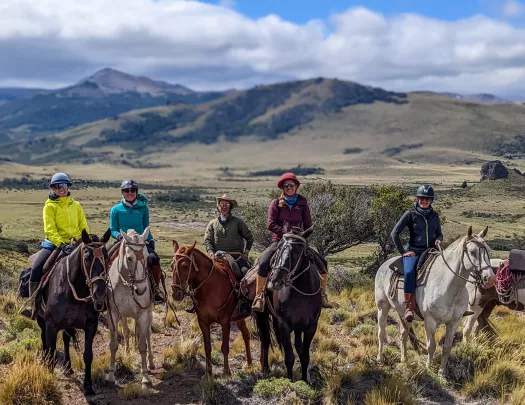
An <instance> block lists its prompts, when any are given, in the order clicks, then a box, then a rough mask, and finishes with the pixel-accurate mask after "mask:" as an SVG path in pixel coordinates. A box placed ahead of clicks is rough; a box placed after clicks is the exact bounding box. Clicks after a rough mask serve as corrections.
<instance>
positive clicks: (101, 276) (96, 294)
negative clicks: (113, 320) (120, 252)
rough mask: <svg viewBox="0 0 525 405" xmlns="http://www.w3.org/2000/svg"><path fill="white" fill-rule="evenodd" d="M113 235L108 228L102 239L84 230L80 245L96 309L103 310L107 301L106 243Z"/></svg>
mask: <svg viewBox="0 0 525 405" xmlns="http://www.w3.org/2000/svg"><path fill="white" fill-rule="evenodd" d="M110 236H111V230H110V229H108V230H107V231H106V233H105V234H104V236H102V238H101V239H100V238H99V237H98V236H97V235H94V234H91V235H89V234H88V233H87V232H86V231H85V230H83V231H82V244H81V245H80V248H79V249H80V257H81V262H80V265H81V268H82V272H83V274H84V277H85V278H86V284H87V286H88V288H89V293H90V296H91V299H92V300H93V306H94V307H95V310H96V311H99V312H100V311H102V310H103V309H104V304H105V301H106V270H107V265H108V262H109V257H108V251H107V249H106V243H107V242H108V240H109V238H110Z"/></svg>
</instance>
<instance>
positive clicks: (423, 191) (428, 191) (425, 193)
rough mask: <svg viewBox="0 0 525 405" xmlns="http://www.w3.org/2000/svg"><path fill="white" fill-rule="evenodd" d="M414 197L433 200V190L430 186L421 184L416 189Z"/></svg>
mask: <svg viewBox="0 0 525 405" xmlns="http://www.w3.org/2000/svg"><path fill="white" fill-rule="evenodd" d="M416 197H429V198H434V188H433V187H432V186H431V185H430V184H422V185H420V186H419V187H418V189H417V193H416Z"/></svg>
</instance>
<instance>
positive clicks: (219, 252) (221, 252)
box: [215, 250, 225, 257]
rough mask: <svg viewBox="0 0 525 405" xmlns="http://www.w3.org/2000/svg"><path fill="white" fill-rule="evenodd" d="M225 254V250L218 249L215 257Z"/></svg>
mask: <svg viewBox="0 0 525 405" xmlns="http://www.w3.org/2000/svg"><path fill="white" fill-rule="evenodd" d="M224 254H225V253H224V251H223V250H217V251H216V252H215V257H218V256H224Z"/></svg>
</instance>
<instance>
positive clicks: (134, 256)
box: [119, 226, 150, 295]
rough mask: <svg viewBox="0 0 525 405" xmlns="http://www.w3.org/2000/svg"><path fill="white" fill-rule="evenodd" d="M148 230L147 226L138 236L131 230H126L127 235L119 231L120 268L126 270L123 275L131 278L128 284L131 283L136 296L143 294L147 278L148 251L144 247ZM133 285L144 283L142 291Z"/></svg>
mask: <svg viewBox="0 0 525 405" xmlns="http://www.w3.org/2000/svg"><path fill="white" fill-rule="evenodd" d="M149 229H150V228H149V226H148V227H146V229H144V232H143V233H142V235H139V234H138V233H137V232H135V231H134V230H133V229H128V231H127V233H124V232H122V231H120V235H121V236H122V241H123V243H122V245H121V251H120V253H119V256H120V258H121V260H120V263H121V264H120V266H122V267H123V268H125V269H126V270H127V271H126V272H124V274H125V275H127V276H128V277H130V278H132V279H131V280H128V282H132V284H133V288H135V290H136V291H137V294H138V295H142V294H144V292H145V291H146V288H147V283H145V281H146V279H147V277H148V274H147V257H148V249H147V247H146V240H147V238H148V235H149ZM119 271H120V270H119ZM121 274H122V272H121ZM135 283H144V286H143V289H142V291H139V290H138V287H137V286H136V285H135Z"/></svg>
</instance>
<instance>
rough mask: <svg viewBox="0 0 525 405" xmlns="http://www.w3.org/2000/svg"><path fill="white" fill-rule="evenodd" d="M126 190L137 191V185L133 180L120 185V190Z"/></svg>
mask: <svg viewBox="0 0 525 405" xmlns="http://www.w3.org/2000/svg"><path fill="white" fill-rule="evenodd" d="M127 188H131V189H132V190H137V191H139V185H138V184H137V182H136V181H135V180H124V181H123V182H122V184H121V185H120V189H121V190H125V189H127Z"/></svg>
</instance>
